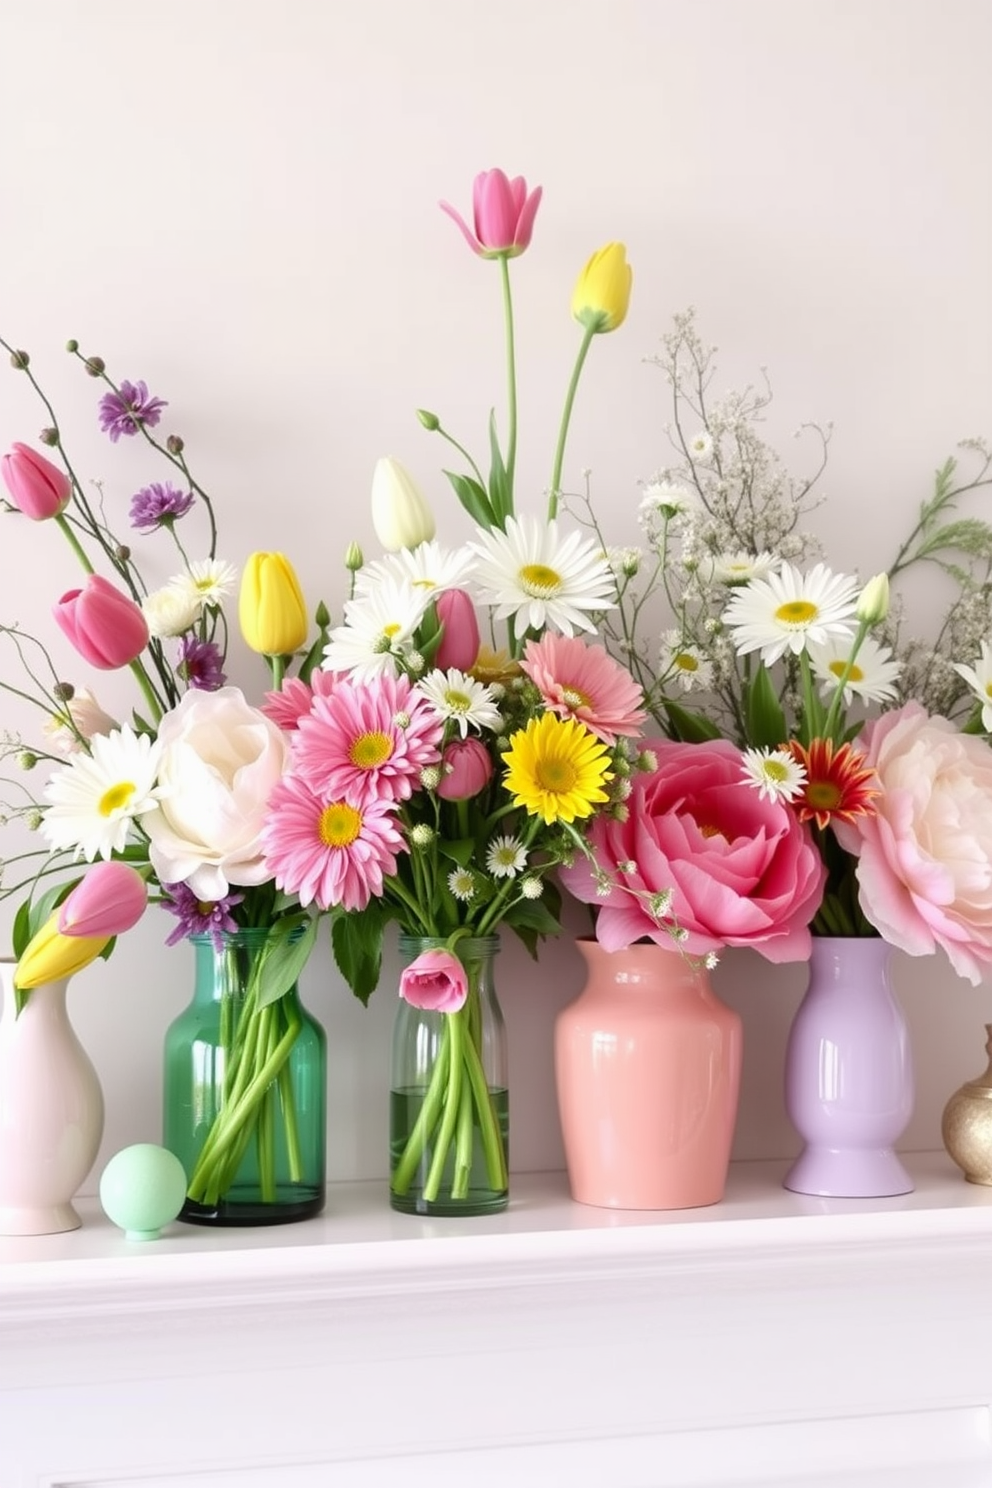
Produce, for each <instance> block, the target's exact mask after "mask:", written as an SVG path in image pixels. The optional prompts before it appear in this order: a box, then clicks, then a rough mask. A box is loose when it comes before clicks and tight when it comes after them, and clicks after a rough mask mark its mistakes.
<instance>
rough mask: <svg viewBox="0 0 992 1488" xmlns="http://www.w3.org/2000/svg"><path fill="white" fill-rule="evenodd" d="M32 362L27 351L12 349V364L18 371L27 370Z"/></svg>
mask: <svg viewBox="0 0 992 1488" xmlns="http://www.w3.org/2000/svg"><path fill="white" fill-rule="evenodd" d="M30 364H31V358H30V357H29V356H28V354H27V352H26V351H12V352H11V353H10V365H11V366H12V367H15V368H16V369H17V371H18V372H26V371H27V369H28V367H29V366H30Z"/></svg>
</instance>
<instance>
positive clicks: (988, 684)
mask: <svg viewBox="0 0 992 1488" xmlns="http://www.w3.org/2000/svg"><path fill="white" fill-rule="evenodd" d="M858 660H859V661H860V660H861V656H860V653H859V655H858ZM953 665H954V670H955V671H956V672H957V674H958V676H959V677H963V678H964V680H965V681H966V682H967V684H968V686H969V687H970V688H971V690H972V692H973V693H974V694H975V696H976V698H977V699H978V701H979V702H980V703H981V705H982V728H983V729H984V730H985V732H986V733H992V649H990V648H989V643H988V641H983V642H982V654H981V656H980V657H979V658H978V660H977V662H976V663H975V665H974V666H973V667H970V666H964V665H963V664H962V663H961V662H957V661H956V662H954V663H953Z"/></svg>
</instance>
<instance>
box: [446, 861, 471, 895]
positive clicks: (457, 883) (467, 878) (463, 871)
mask: <svg viewBox="0 0 992 1488" xmlns="http://www.w3.org/2000/svg"><path fill="white" fill-rule="evenodd" d="M448 888H449V889H450V890H451V892H452V893H453V894H454V896H455V898H456V899H461V900H462V902H463V903H467V902H468V900H469V899H473V898H474V897H475V874H474V873H473V872H472V870H471V868H456V869H455V870H454V871H453V872H452V873H449V874H448Z"/></svg>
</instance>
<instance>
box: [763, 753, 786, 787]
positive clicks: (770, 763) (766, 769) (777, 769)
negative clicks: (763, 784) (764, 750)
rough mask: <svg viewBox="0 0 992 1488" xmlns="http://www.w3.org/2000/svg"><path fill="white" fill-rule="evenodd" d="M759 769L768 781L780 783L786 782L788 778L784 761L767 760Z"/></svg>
mask: <svg viewBox="0 0 992 1488" xmlns="http://www.w3.org/2000/svg"><path fill="white" fill-rule="evenodd" d="M761 768H762V771H763V773H764V774H765V775H766V776H767V778H768V779H769V780H774V781H777V782H779V783H781V781H783V780H788V778H789V771H788V767H787V766H786V763H785V761H784V760H780V759H767V760H765V762H764V764H763V765H762V767H761Z"/></svg>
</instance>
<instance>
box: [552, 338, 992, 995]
mask: <svg viewBox="0 0 992 1488" xmlns="http://www.w3.org/2000/svg"><path fill="white" fill-rule="evenodd" d="M664 345H665V353H664V355H663V356H662V357H660V358H656V359H654V360H655V361H656V364H657V365H659V366H660V367H661V368H662V370H663V371H664V373H665V375H666V377H667V380H668V383H669V386H670V389H671V394H672V403H673V408H674V415H673V420H672V423H671V425H670V426H669V428H668V431H667V432H668V437H669V439H670V442H671V443H672V445H673V448H674V451H675V459H674V461H673V462H672V463H670V464H668V465H666V466H664V467H663V468H662V469H661V470H660V471H659V472H658V474H657V475H656V476H655V478H654V479H652V480H651V481H650V482H649V483H648V484H647V485H646V486H645V488H644V491H643V495H642V499H641V503H640V508H639V514H638V515H639V521H640V525H641V528H642V531H643V534H644V547H643V549H640V550H638V549H625V550H620V551H613V553H612V559H613V566H614V571H615V573H616V575H617V595H616V598H617V605H616V608H615V609H614V610H613V611H611V612H608V613H607V614H605V615H604V617H603V621H602V626H603V631H602V633H603V635H604V637H605V639H606V641H607V644H608V646H609V648H610V650H611V652H612V653H613V654H614V655H615V656H617V657H620V658H623V660H624V661H625V662H626V664H627V665H628V666H629V667H630V670H631V672H632V673H633V675H634V676H635V677H636V678H637V679H638V680H639V681H640V682H641V684H642V685H643V687H644V691H645V696H646V706H647V707H648V709H649V711H650V713H651V715H652V717H653V719H654V721H655V723H656V724H657V726H658V727H659V729H660V731H661V735H662V736H661V737H659V738H658V739H656V740H654V739H653V740H648V741H646V745H647V746H648V747H650V748H651V749H653V750H654V752H655V754H656V756H657V763H658V769H657V771H656V772H653V773H649V774H647V775H641V776H638V777H637V779H636V780H635V783H634V787H633V796H632V798H631V802H630V806H631V812H630V819H629V821H628V822H627V823H618V822H616V821H607V820H604V821H602V822H598V823H596V825H595V826H594V828H593V831H592V833H591V837H590V845H591V847H592V850H593V853H594V861H593V862H592V863H591V864H590V863H589V862H588V861H585V860H579V861H577V862H576V864H574V865H573V866H572V867H571V868H569V869H566V870H565V873H564V875H563V876H564V881H565V883H566V884H567V886H568V887H569V888H570V889H571V890H572V892H573V893H575V894H576V895H577V896H578V897H580V898H582V899H584V900H586V901H588V902H591V903H595V904H597V905H598V909H599V914H598V925H597V933H598V935H599V937H600V939H602V940H603V941H604V943H605V944H607V945H611V946H619V945H621V944H626V943H628V942H629V941H630V940H633V939H636V938H638V937H639V936H643V935H647V936H650V937H652V938H654V939H658V940H659V941H661V942H662V943H664V942H665V941H666V940H674V942H675V943H676V944H678V945H680V946H681V947H682V948H683V949H684V950H685V951H686V952H688V953H690V954H692V953H695V954H700V955H709V956H710V957H715V955H716V954H717V953H718V952H719V950H720V949H721V948H722V946H724V945H741V944H745V945H752V946H754V947H755V949H757V950H758V951H760V952H761V953H762V954H764V955H766V956H767V957H768V958H769V959H772V960H777V959H803V958H805V957H806V956H808V954H809V941H808V934H809V931H808V930H806V929H805V925H806V924H807V923H808V924H809V927H810V930H811V931H812V933H814V934H820V935H881V936H883V937H884V938H885V939H886V940H887V941H889V942H890V943H891V944H893V945H895V946H898V947H900V948H901V949H903V950H905V951H907V952H908V953H909V954H912V955H921V954H924V953H927V952H930V951H933V950H934V949H936V948H937V947H938V946H939V947H941V948H942V949H943V950H944V951H945V952H946V953H947V956H948V958H949V960H950V962H951V964H952V966H953V967H954V968H955V970H956V971H957V972H958V973H959V974H961V975H963V976H966V977H968V978H969V979H970V980H971V981H972V982H977V981H978V980H979V978H980V977H981V975H982V974H983V971H984V969H985V968H986V967H987V966H988V965H989V964H990V963H992V817H990V805H989V802H990V799H992V798H990V797H989V793H988V787H989V783H990V776H989V769H990V763H992V755H990V754H989V750H988V746H987V743H986V741H985V739H984V738H982V737H977V735H979V734H980V733H981V732H982V730H983V729H987V728H988V726H989V724H990V723H992V708H990V707H989V701H988V700H989V687H990V684H992V656H990V644H989V639H990V636H992V527H990V526H989V524H987V523H986V522H984V521H982V520H979V519H977V518H974V517H970V516H963V515H959V513H958V504H959V502H960V499H961V498H962V497H964V496H965V495H966V494H967V493H968V492H972V491H975V490H978V489H980V488H983V487H986V486H988V485H989V484H992V474H990V466H992V452H990V450H989V449H988V447H987V446H986V445H985V444H984V443H983V442H982V441H980V440H967V441H965V442H964V443H963V445H962V448H963V449H964V450H965V452H966V453H967V454H969V455H971V456H972V457H977V459H978V468H977V470H976V472H975V473H974V474H973V475H972V476H970V477H969V478H966V479H963V480H962V479H960V477H959V472H958V464H957V461H956V460H954V459H950V460H948V461H947V462H946V463H945V464H944V465H943V466H942V467H941V468H940V469H939V470H938V471H937V473H936V477H935V485H934V492H933V495H932V496H931V497H930V498H929V499H928V500H925V501H924V502H923V503H922V504H921V507H920V510H919V514H918V517H917V520H916V522H915V524H914V526H913V528H912V531H911V532H910V534H909V536H908V537H907V539H906V540H905V541H904V542H903V543H902V545H901V546H900V547H899V549H898V551H897V553H896V555H895V558H894V560H893V562H892V564H891V565H890V567H889V568H888V570H887V571H886V572H884V573H880V574H877V575H875V576H874V577H873V578H870V579H869V580H868V581H867V582H866V583H864V584H862V583H861V582H860V581H859V580H858V579H857V578H856V577H854V576H852V575H845V574H839V573H835V572H833V571H832V570H831V569H830V568H828V567H827V566H826V565H825V564H824V563H823V562H822V561H821V560H820V558H819V547H818V544H817V542H816V539H815V537H814V536H813V534H812V533H811V532H809V531H808V530H807V529H806V528H805V526H804V520H805V518H806V517H807V516H808V515H809V514H810V513H811V512H812V511H813V510H814V508H815V506H816V505H817V503H818V499H819V498H818V496H817V494H816V485H817V482H818V480H819V478H820V476H821V475H822V473H823V469H824V466H825V463H826V454H827V447H828V444H829V439H830V431H829V429H827V430H823V429H820V428H818V427H816V426H810V427H808V428H807V430H806V431H805V432H806V433H807V434H808V435H811V436H812V437H813V439H814V440H815V443H816V458H815V461H814V468H813V471H812V474H811V475H810V476H809V477H808V478H806V479H803V480H795V479H793V478H792V477H791V476H790V475H789V474H788V472H787V471H786V470H785V468H784V466H783V465H782V463H781V461H780V460H779V458H778V456H777V455H776V454H775V453H774V451H773V450H772V449H771V448H770V447H769V446H768V445H767V444H766V443H765V441H764V440H763V439H762V438H761V437H760V434H759V432H758V425H759V424H760V421H761V419H762V416H763V414H764V412H765V410H766V409H767V406H768V404H769V402H770V399H771V392H770V390H769V389H768V387H767V386H766V387H765V388H764V390H756V389H755V388H753V387H751V388H747V389H745V391H744V392H732V393H730V394H728V395H727V396H726V397H724V398H722V399H720V400H713V399H711V396H710V386H711V382H712V379H713V375H714V371H715V362H714V351H713V349H712V348H707V347H706V346H704V345H703V343H702V342H701V340H700V338H699V336H698V333H697V331H696V328H695V320H694V316H693V314H692V312H689V313H687V314H684V315H680V316H677V317H676V320H675V324H674V329H673V331H672V332H671V334H669V335H668V336H667V337H666V338H665V343H664ZM573 500H574V501H575V503H576V505H577V506H578V507H579V509H580V510H581V511H582V512H583V513H584V520H586V521H587V522H588V523H589V524H590V525H591V526H592V528H593V529H594V530H595V531H596V532H597V533H598V532H599V528H598V524H597V522H596V518H595V513H594V511H593V508H592V504H591V501H590V499H589V496H588V492H587V493H586V494H585V496H584V497H581V498H573ZM924 564H926V565H928V571H929V572H933V571H934V570H936V571H938V572H939V573H940V574H941V575H943V576H944V577H945V579H946V580H947V581H948V584H949V587H950V589H951V598H950V600H949V603H948V606H947V609H946V611H945V613H944V616H943V618H942V620H941V622H940V624H939V627H938V630H937V634H936V638H935V639H933V640H925V639H922V638H920V637H917V636H915V635H907V634H906V624H905V613H906V607H905V603H904V599H903V597H902V591H901V590H900V587H899V586H900V583H901V581H902V580H903V579H904V577H905V576H906V574H907V573H908V571H909V570H910V569H912V568H914V567H916V566H919V565H924ZM893 595H895V596H896V597H895V602H893ZM658 597H660V598H663V600H664V601H665V602H666V605H667V608H668V611H669V614H670V620H669V625H668V628H667V629H665V630H663V631H662V632H661V634H660V640H659V636H658V630H657V628H656V626H657V620H656V617H655V614H654V611H653V608H652V607H653V603H654V600H655V599H656V598H658ZM878 715H880V716H878ZM742 784H743V786H744V787H745V788H746V789H744V790H741V789H740V788H739V787H740V786H741V785H742ZM747 788H749V789H747Z"/></svg>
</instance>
